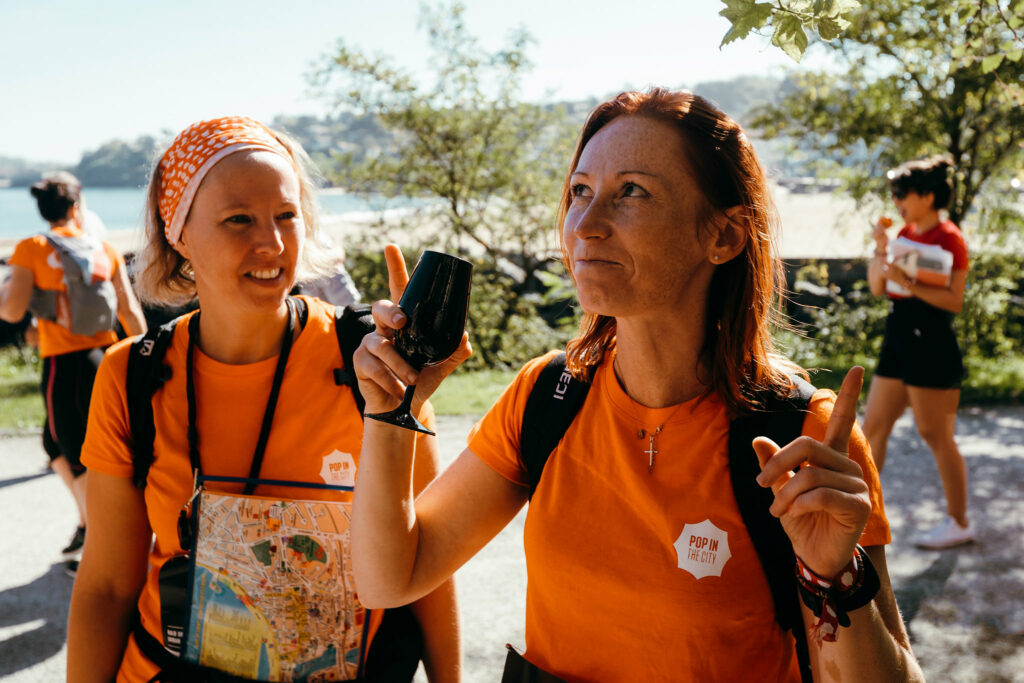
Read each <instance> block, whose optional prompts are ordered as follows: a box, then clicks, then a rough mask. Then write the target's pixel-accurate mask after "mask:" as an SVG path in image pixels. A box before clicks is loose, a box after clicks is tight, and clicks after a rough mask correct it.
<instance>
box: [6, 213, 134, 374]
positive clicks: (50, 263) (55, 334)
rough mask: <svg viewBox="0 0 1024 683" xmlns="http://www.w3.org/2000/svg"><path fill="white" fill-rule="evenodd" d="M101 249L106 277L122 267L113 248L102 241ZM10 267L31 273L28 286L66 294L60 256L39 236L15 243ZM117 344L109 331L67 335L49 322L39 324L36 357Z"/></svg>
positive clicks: (72, 231)
mask: <svg viewBox="0 0 1024 683" xmlns="http://www.w3.org/2000/svg"><path fill="white" fill-rule="evenodd" d="M53 232H54V233H56V234H58V235H63V236H64V237H82V236H83V235H84V234H85V233H83V232H82V231H81V230H79V229H77V228H74V227H60V228H54V229H53ZM103 250H104V251H105V252H106V255H107V259H108V260H109V261H110V265H111V268H110V275H109V276H110V278H113V277H114V274H115V273H116V272H117V269H118V268H123V267H124V258H123V257H122V256H121V254H119V253H118V251H117V249H115V248H114V247H112V246H110V245H109V244H107V243H106V242H103ZM8 262H9V263H10V264H11V265H12V266H21V267H23V268H28V269H29V270H31V271H32V284H33V286H34V287H36V288H38V289H45V290H50V291H57V292H66V291H68V288H67V285H65V284H64V267H63V266H62V265H61V262H60V255H58V254H57V252H56V251H55V250H54V248H53V247H51V246H50V243H49V242H47V241H46V237H44V236H43V235H41V234H40V235H33V236H32V237H29V238H27V239H23V240H22V241H20V242H18V246H16V247H15V248H14V253H13V254H11V258H10V260H9V261H8ZM116 341H117V333H116V332H114V331H113V330H107V331H105V332H97V333H96V334H94V335H91V336H89V335H83V334H71V330H69V329H68V328H66V327H64V326H63V325H60V324H58V323H55V322H51V321H49V320H40V321H39V355H40V356H42V357H43V358H47V357H49V356H59V355H61V354H64V353H71V352H73V351H81V350H82V349H94V348H96V347H98V346H110V345H111V344H113V343H114V342H116Z"/></svg>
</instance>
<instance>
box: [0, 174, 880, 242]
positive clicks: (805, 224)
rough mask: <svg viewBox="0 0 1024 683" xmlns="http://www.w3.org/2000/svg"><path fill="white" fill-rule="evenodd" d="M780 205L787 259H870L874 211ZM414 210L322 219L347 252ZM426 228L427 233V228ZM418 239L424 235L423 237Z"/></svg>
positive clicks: (820, 199)
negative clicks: (348, 248) (869, 240)
mask: <svg viewBox="0 0 1024 683" xmlns="http://www.w3.org/2000/svg"><path fill="white" fill-rule="evenodd" d="M774 198H775V202H776V205H777V207H778V209H779V214H780V216H781V218H782V222H781V224H782V231H781V237H780V240H779V253H780V255H781V256H782V258H784V259H785V258H856V257H861V256H867V255H868V253H869V251H870V248H869V244H868V238H869V236H870V230H869V226H870V224H871V222H872V221H871V216H870V212H868V211H867V210H865V209H863V208H861V209H858V208H857V205H856V203H855V202H854V201H853V199H851V198H849V197H844V196H837V195H834V194H832V193H828V192H823V193H812V194H795V193H790V192H788V191H786V190H783V189H780V188H776V191H775V193H774ZM408 211H410V210H409V209H388V210H385V211H380V212H376V211H353V212H347V213H344V214H326V215H322V216H321V230H322V232H323V234H324V235H326V236H327V237H328V238H329V240H330V241H331V242H333V243H334V244H339V245H341V246H342V247H346V246H352V245H356V244H359V243H360V242H362V241H363V240H362V239H361V238H362V237H363V236H364V235H365V234H366V231H367V230H368V229H370V228H371V227H373V228H374V229H377V228H378V226H383V227H382V228H381V229H382V230H383V231H384V232H385V233H387V232H391V230H390V228H393V229H394V232H395V234H394V235H392V236H389V235H387V234H385V235H384V236H385V237H391V238H392V239H395V240H401V238H402V235H401V234H399V231H400V230H404V228H402V227H401V220H399V219H400V217H401V216H403V215H405V214H406V213H407V212H408ZM428 226H429V224H428V225H427V226H424V228H427V227H428ZM418 236H419V235H418ZM22 239H24V236H23V237H17V238H15V237H0V258H7V257H9V256H10V255H11V252H13V251H14V247H15V245H16V244H17V243H18V242H20V241H21V240H22ZM104 239H105V240H106V241H107V242H109V243H110V244H112V245H113V246H114V247H116V248H117V249H118V250H119V251H120V252H121V253H126V252H131V251H136V250H138V249H139V248H140V247H141V246H142V243H143V233H142V229H141V228H139V229H136V230H111V231H108V232H107V235H106V237H105V238H104Z"/></svg>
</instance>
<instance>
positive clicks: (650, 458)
mask: <svg viewBox="0 0 1024 683" xmlns="http://www.w3.org/2000/svg"><path fill="white" fill-rule="evenodd" d="M615 360H618V358H616V359H615ZM613 368H614V363H613ZM615 374H616V375H618V373H615ZM618 382H619V385H620V386H621V387H622V392H623V393H624V394H626V398H627V399H628V400H629V407H630V409H631V410H632V411H633V418H634V419H635V420H636V423H637V425H638V427H639V428H638V429H637V432H636V438H637V439H639V440H642V439H643V438H644V437H646V438H648V439H649V440H650V441H649V442H648V444H647V450H645V451H642V453H643V454H644V455H646V456H647V473H648V474H654V456H656V455H657V454H658V451H657V449H656V448H655V447H654V445H655V443H654V439H655V437H656V436H658V434H661V430H663V429H664V428H665V425H667V424H668V423H669V420H671V419H672V418H673V417H675V416H676V413H678V412H679V409H680V408H682V407H683V405H685V404H686V401H683V402H682V403H680V404H679V405H677V406H676V409H675V410H673V411H672V412H671V413H670V414H669V416H668V417H666V418H665V419H664V420H663V421H662V423H661V424H660V425H658V426H657V427H655V428H654V430H652V431H647V429H646V428H644V423H643V422H642V421H641V420H640V415H639V414H638V413H637V412H636V401H634V400H633V398H632V397H631V396H630V395H629V392H628V391H626V383H625V382H623V381H622V379H621V377H619V378H618Z"/></svg>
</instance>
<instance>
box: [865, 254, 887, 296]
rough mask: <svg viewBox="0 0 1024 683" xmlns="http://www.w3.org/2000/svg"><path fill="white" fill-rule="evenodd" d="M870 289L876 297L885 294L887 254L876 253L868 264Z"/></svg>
mask: <svg viewBox="0 0 1024 683" xmlns="http://www.w3.org/2000/svg"><path fill="white" fill-rule="evenodd" d="M868 287H869V288H870V289H871V293H872V294H874V295H875V296H882V295H883V294H885V252H884V251H883V252H879V251H876V252H875V254H874V256H872V257H871V262H870V263H868Z"/></svg>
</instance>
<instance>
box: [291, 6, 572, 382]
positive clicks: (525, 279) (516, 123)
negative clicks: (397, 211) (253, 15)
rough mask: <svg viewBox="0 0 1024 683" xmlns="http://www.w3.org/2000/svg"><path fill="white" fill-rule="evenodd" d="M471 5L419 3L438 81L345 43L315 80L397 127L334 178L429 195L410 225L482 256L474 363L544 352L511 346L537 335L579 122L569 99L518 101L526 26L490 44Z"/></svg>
mask: <svg viewBox="0 0 1024 683" xmlns="http://www.w3.org/2000/svg"><path fill="white" fill-rule="evenodd" d="M464 12H465V10H464V7H463V6H462V5H461V4H455V5H453V6H451V7H450V8H436V9H431V8H427V7H424V8H423V10H422V12H421V18H420V26H421V27H422V28H424V29H425V30H426V31H427V33H428V35H429V38H430V48H431V58H430V60H429V63H428V65H429V66H430V67H431V69H432V70H433V76H434V81H433V83H431V84H429V85H425V86H423V85H419V84H417V82H416V81H414V79H413V78H412V77H411V76H410V75H409V74H407V73H405V72H403V71H402V70H400V69H397V68H395V67H393V66H392V65H391V64H390V63H389V61H388V60H387V59H385V58H371V57H369V56H367V55H366V54H364V53H363V52H361V51H360V50H359V49H357V48H354V47H351V46H349V45H348V44H346V43H344V42H340V43H339V44H338V48H337V52H336V54H334V55H333V56H332V57H331V58H330V59H329V60H328V61H327V63H326V64H324V65H323V66H322V67H321V68H319V69H318V70H317V71H316V72H315V73H313V74H311V81H312V83H313V85H314V87H315V88H316V89H317V90H318V91H319V92H320V93H321V94H322V95H323V96H326V97H333V99H334V103H335V106H336V109H337V110H338V111H339V112H342V113H350V114H353V115H355V116H359V117H373V118H374V119H376V121H377V122H378V123H379V125H380V127H381V128H382V129H383V130H384V131H385V132H386V133H387V134H388V135H387V136H386V137H385V138H384V139H382V142H381V144H382V147H381V149H379V150H377V151H376V153H373V154H367V155H366V156H365V158H364V159H363V160H359V159H357V158H355V157H353V156H352V155H349V156H347V157H342V159H341V163H340V166H341V168H342V169H343V170H342V172H340V173H339V174H338V176H337V177H336V178H335V181H336V182H337V183H338V184H340V185H343V186H347V187H349V188H353V189H356V190H360V191H363V192H367V193H379V194H383V195H385V196H387V197H399V196H404V197H412V198H418V199H421V200H426V201H425V204H426V205H425V207H424V208H423V209H422V210H420V211H419V212H417V214H416V215H415V216H413V217H411V218H409V219H408V220H409V221H410V223H411V224H410V225H409V226H408V227H410V228H415V229H416V231H417V233H418V234H421V235H422V234H423V231H424V230H428V231H430V230H431V227H430V226H435V227H434V228H433V231H432V232H431V233H430V234H431V237H432V240H431V241H433V242H435V243H437V242H440V244H441V246H442V247H444V248H446V249H448V250H453V251H460V252H463V253H467V254H471V255H472V256H473V258H474V259H476V260H478V266H477V276H476V278H475V280H474V301H475V302H476V303H475V305H474V308H473V309H472V310H471V312H470V325H471V326H472V327H473V328H474V331H475V336H474V347H475V348H476V350H477V358H476V361H475V362H476V363H482V364H485V365H488V366H493V365H502V364H507V363H516V362H519V361H521V360H522V358H521V356H522V355H523V354H524V353H526V354H528V353H534V352H537V351H538V350H540V349H537V348H531V349H528V350H527V349H522V348H520V349H519V350H517V351H515V352H510V351H509V346H510V345H513V344H514V343H515V342H516V339H519V340H522V339H527V338H534V337H536V336H537V335H535V334H533V332H536V330H534V331H533V332H531V333H524V332H523V330H522V329H521V327H522V325H524V324H532V323H527V322H526V319H528V318H531V317H533V318H536V308H537V307H538V306H540V303H539V302H538V303H537V304H536V306H535V305H533V304H531V303H530V302H531V301H532V300H531V298H530V296H529V295H530V293H531V292H534V291H536V290H538V289H543V287H541V286H539V283H540V280H539V278H538V274H539V273H540V272H541V271H543V270H545V269H546V268H547V267H548V266H549V265H550V263H551V259H552V256H554V255H556V254H557V242H556V241H555V240H554V238H553V237H554V236H553V225H554V215H553V210H554V207H555V205H556V204H557V202H558V197H559V192H560V188H561V182H562V178H563V176H564V173H565V164H566V161H567V159H569V156H570V152H571V145H572V141H573V137H572V136H573V132H572V129H571V127H570V125H569V121H568V117H567V115H566V113H565V111H564V110H563V109H561V108H559V107H547V106H542V105H537V104H528V103H525V102H523V101H521V99H520V89H521V80H522V76H523V74H524V73H525V72H526V71H527V70H528V69H529V68H530V62H529V60H528V59H527V56H526V48H527V46H528V44H529V42H530V38H529V36H528V35H527V33H525V32H524V31H523V30H522V29H520V30H518V31H516V32H514V33H513V35H512V36H511V39H510V42H509V44H508V46H507V47H505V48H504V49H501V50H497V51H495V52H488V51H486V50H484V49H483V48H482V47H481V46H480V44H479V42H478V41H477V39H476V38H475V37H474V36H473V35H471V34H470V33H469V31H468V29H467V27H466V25H465V21H464ZM540 336H541V337H543V335H540ZM538 343H540V342H538ZM549 343H550V340H549ZM543 347H544V345H542V346H541V348H543Z"/></svg>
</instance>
